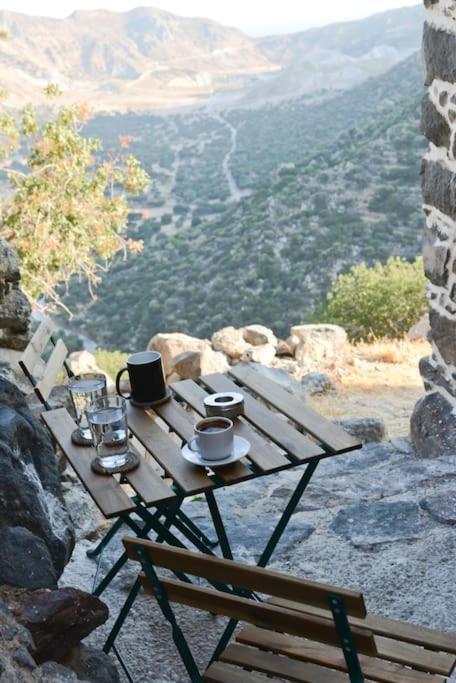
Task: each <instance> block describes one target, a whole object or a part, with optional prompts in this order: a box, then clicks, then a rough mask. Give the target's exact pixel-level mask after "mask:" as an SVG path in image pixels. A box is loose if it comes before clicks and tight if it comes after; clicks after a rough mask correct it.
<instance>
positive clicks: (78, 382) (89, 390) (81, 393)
mask: <svg viewBox="0 0 456 683" xmlns="http://www.w3.org/2000/svg"><path fill="white" fill-rule="evenodd" d="M68 391H69V392H70V398H71V403H72V404H73V408H74V412H75V415H76V423H77V425H78V428H77V430H76V432H77V435H76V436H77V437H79V438H80V439H81V440H82V441H87V442H89V443H92V433H91V431H90V427H89V424H88V422H87V417H86V413H85V411H86V408H87V406H88V405H90V404H91V403H93V401H95V400H96V399H97V398H100V397H101V396H105V395H106V377H105V376H104V375H102V374H98V373H93V372H92V373H89V372H88V373H84V374H83V375H76V376H75V377H72V378H71V379H70V380H69V383H68Z"/></svg>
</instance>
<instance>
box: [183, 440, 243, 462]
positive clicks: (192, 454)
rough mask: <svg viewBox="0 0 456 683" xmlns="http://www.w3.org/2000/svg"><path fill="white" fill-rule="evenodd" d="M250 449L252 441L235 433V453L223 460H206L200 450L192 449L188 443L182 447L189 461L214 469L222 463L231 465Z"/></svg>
mask: <svg viewBox="0 0 456 683" xmlns="http://www.w3.org/2000/svg"><path fill="white" fill-rule="evenodd" d="M249 451H250V443H249V442H248V441H247V439H243V438H242V436H236V434H235V435H234V448H233V453H232V455H230V456H228V457H227V458H223V460H206V459H205V458H203V457H202V455H200V453H199V452H198V451H192V450H191V449H190V448H189V447H188V444H185V446H184V447H183V448H182V449H181V453H182V455H183V456H184V458H185V459H186V460H188V462H191V463H192V464H193V465H200V466H203V467H210V468H211V469H214V467H221V466H222V465H230V464H231V463H233V462H237V461H238V460H240V459H241V458H243V457H244V456H246V455H247V453H248V452H249Z"/></svg>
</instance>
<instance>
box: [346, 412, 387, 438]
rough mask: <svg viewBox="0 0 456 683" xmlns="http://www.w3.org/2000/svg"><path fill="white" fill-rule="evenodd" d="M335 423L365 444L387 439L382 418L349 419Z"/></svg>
mask: <svg viewBox="0 0 456 683" xmlns="http://www.w3.org/2000/svg"><path fill="white" fill-rule="evenodd" d="M334 422H335V424H338V425H339V426H340V427H342V428H343V429H344V430H345V431H346V432H348V434H351V435H352V436H354V437H355V439H358V440H359V441H361V443H363V444H366V443H378V442H380V441H384V440H385V439H386V425H385V421H384V420H382V418H381V417H347V418H343V419H341V420H334Z"/></svg>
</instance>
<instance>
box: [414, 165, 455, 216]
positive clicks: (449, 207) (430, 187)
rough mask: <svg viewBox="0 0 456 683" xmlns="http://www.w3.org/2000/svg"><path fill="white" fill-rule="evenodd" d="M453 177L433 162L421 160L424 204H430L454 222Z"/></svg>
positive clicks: (449, 172)
mask: <svg viewBox="0 0 456 683" xmlns="http://www.w3.org/2000/svg"><path fill="white" fill-rule="evenodd" d="M454 179H455V175H454V174H453V173H451V171H449V170H448V169H446V168H444V167H443V166H442V165H441V164H439V163H438V162H435V161H426V160H423V164H422V190H423V200H424V203H425V204H430V205H431V206H435V207H436V209H439V211H441V212H442V213H444V214H446V215H447V216H450V218H452V219H453V220H456V183H455V182H454Z"/></svg>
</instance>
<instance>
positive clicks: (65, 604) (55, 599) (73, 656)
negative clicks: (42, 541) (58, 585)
mask: <svg viewBox="0 0 456 683" xmlns="http://www.w3.org/2000/svg"><path fill="white" fill-rule="evenodd" d="M69 591H71V593H70V592H69ZM65 595H66V597H67V599H65ZM83 598H85V599H86V601H84V599H83ZM88 605H90V608H88ZM95 606H96V607H95ZM107 615H108V612H107V608H106V607H105V606H104V604H103V603H102V602H101V600H99V599H98V598H95V597H94V596H92V595H89V594H87V593H83V592H82V591H75V589H62V590H60V591H24V590H18V589H9V590H5V588H4V587H3V588H2V591H1V595H0V681H1V682H2V683H77V682H78V681H85V683H108V681H109V683H119V681H120V679H119V674H118V672H117V670H116V668H115V666H114V663H113V661H112V660H110V659H109V657H108V656H107V655H105V654H104V653H103V652H101V651H98V650H94V649H92V648H87V647H86V646H84V645H82V644H80V643H79V641H77V635H78V634H81V636H82V637H84V635H88V634H89V633H90V631H91V630H92V629H93V628H95V627H96V626H98V625H99V624H101V623H103V622H104V621H105V620H106V618H107ZM32 632H33V637H32ZM76 641H77V644H76V645H74V646H71V643H72V642H76ZM46 653H47V654H49V655H52V656H54V655H55V657H57V658H58V662H57V661H54V659H48V660H46V661H43V660H45V658H46ZM41 662H42V663H41Z"/></svg>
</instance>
